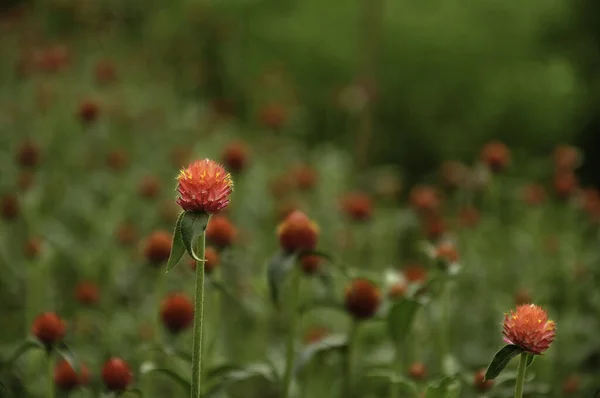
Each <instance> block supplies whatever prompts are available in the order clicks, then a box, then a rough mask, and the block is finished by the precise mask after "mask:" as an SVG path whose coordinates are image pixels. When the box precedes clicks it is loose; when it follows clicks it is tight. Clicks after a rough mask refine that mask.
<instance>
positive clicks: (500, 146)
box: [480, 141, 510, 172]
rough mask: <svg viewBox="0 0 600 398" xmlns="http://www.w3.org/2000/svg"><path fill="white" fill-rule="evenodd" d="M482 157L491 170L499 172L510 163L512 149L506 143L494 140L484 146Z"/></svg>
mask: <svg viewBox="0 0 600 398" xmlns="http://www.w3.org/2000/svg"><path fill="white" fill-rule="evenodd" d="M480 158H481V161H482V162H483V163H485V164H486V165H487V166H488V167H489V168H490V170H492V171H494V172H499V171H502V170H504V169H505V168H506V167H507V166H508V164H509V163H510V150H509V149H508V147H507V146H506V145H505V144H504V143H502V142H500V141H492V142H489V143H487V144H486V145H485V146H484V147H483V149H482V150H481V155H480Z"/></svg>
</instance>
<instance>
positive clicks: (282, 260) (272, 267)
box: [267, 251, 298, 304]
mask: <svg viewBox="0 0 600 398" xmlns="http://www.w3.org/2000/svg"><path fill="white" fill-rule="evenodd" d="M297 258H298V255H297V254H296V253H292V254H290V253H285V252H283V251H279V252H277V253H275V255H273V257H271V259H270V260H269V264H268V265H267V281H268V283H269V289H270V292H271V300H272V301H273V304H278V303H279V288H280V287H281V284H282V283H283V281H284V280H285V277H286V275H287V274H288V273H289V272H290V271H291V270H292V268H293V267H294V264H295V263H296V259H297Z"/></svg>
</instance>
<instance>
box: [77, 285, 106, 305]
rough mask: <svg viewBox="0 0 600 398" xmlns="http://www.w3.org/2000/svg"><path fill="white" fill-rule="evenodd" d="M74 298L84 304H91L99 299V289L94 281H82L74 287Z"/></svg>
mask: <svg viewBox="0 0 600 398" xmlns="http://www.w3.org/2000/svg"><path fill="white" fill-rule="evenodd" d="M75 298H76V299H77V301H78V302H79V303H80V304H81V305H84V306H93V305H94V304H96V303H98V300H100V290H99V289H98V285H96V284H95V283H94V282H89V281H84V282H80V283H78V284H77V286H76V287H75Z"/></svg>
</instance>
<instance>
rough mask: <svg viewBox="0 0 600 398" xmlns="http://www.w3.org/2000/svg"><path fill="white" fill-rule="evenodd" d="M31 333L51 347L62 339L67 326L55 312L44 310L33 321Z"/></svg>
mask: <svg viewBox="0 0 600 398" xmlns="http://www.w3.org/2000/svg"><path fill="white" fill-rule="evenodd" d="M31 333H32V334H33V335H34V336H35V337H36V338H37V339H38V340H39V341H41V342H42V344H44V345H45V346H46V347H48V348H49V347H52V346H54V345H55V344H57V343H59V342H60V341H62V339H63V338H64V337H65V333H66V326H65V323H64V322H63V320H62V319H60V318H59V317H58V315H56V314H55V313H54V312H44V313H43V314H41V315H38V317H37V318H35V320H34V321H33V326H32V327H31Z"/></svg>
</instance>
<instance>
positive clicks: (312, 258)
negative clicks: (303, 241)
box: [300, 255, 321, 275]
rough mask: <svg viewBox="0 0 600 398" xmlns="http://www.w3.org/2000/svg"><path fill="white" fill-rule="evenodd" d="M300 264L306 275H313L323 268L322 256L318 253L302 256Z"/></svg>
mask: <svg viewBox="0 0 600 398" xmlns="http://www.w3.org/2000/svg"><path fill="white" fill-rule="evenodd" d="M300 266H301V267H302V271H304V273H305V274H306V275H313V274H315V273H316V272H317V271H319V268H321V257H319V256H316V255H308V256H302V259H300Z"/></svg>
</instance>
